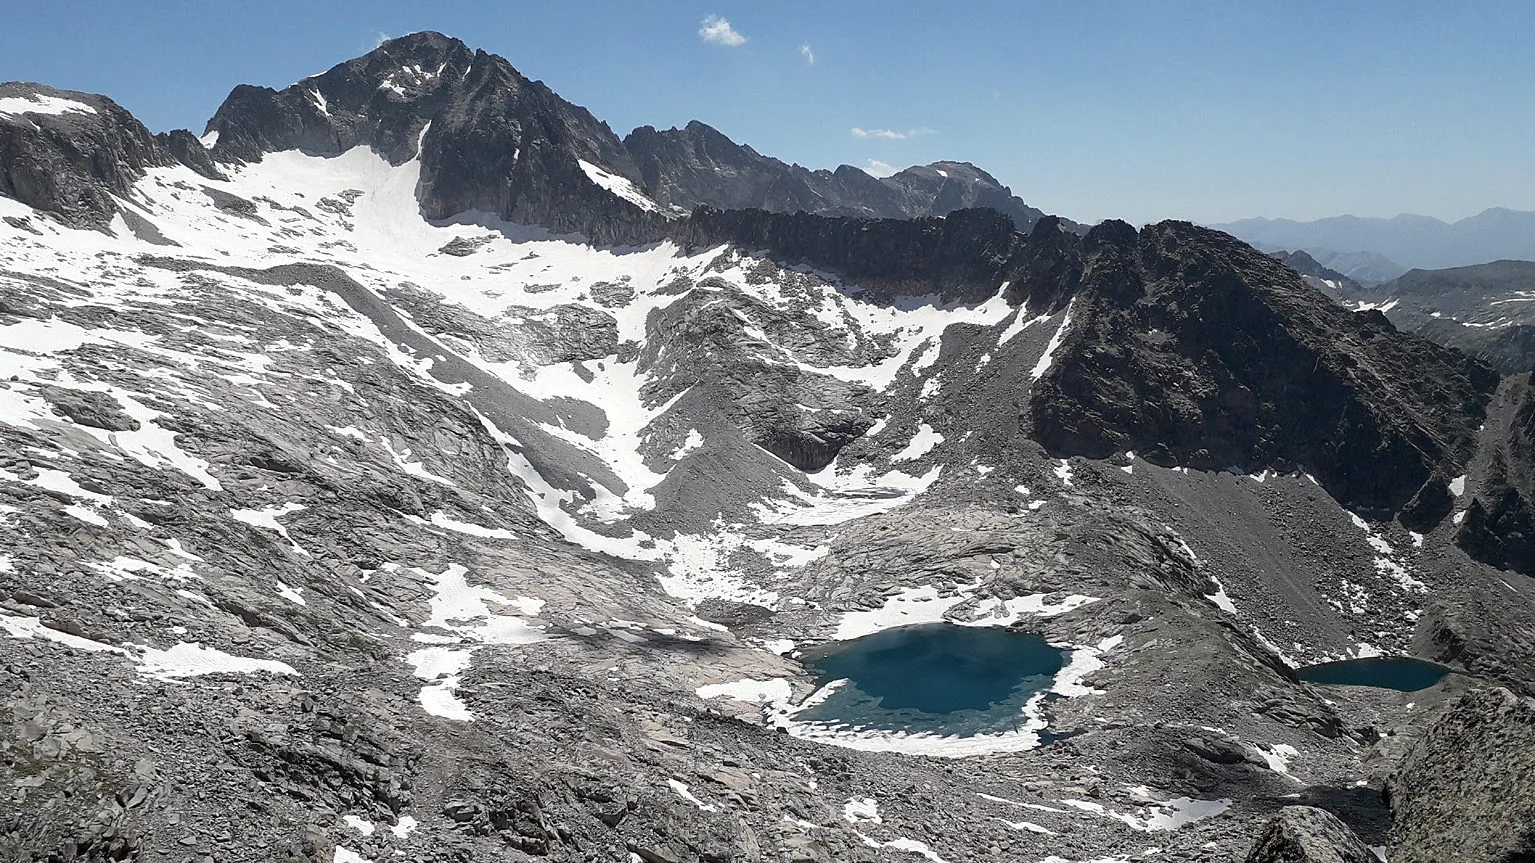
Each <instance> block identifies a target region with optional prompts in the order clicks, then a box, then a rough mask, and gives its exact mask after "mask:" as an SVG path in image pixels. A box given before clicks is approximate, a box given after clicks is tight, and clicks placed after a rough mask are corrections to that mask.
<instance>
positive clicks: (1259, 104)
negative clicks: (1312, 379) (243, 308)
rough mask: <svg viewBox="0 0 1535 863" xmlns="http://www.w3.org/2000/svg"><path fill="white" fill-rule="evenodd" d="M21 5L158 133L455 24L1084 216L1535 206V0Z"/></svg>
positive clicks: (616, 87) (613, 111)
mask: <svg viewBox="0 0 1535 863" xmlns="http://www.w3.org/2000/svg"><path fill="white" fill-rule="evenodd" d="M9 17H10V19H11V20H10V23H11V26H10V27H9V28H8V33H7V35H6V36H4V37H0V44H3V45H4V47H5V50H4V51H3V52H0V79H5V80H31V81H38V82H40V83H44V84H49V85H52V86H56V87H61V88H67V89H76V90H86V91H92V92H100V93H104V94H105V95H108V96H110V97H112V98H113V99H115V100H116V101H118V102H119V103H120V104H122V105H123V106H124V107H126V108H128V109H129V110H130V111H132V112H133V113H134V114H135V116H137V117H139V119H141V120H142V121H144V122H145V123H146V125H148V126H149V127H150V128H151V129H154V130H156V131H164V130H167V129H171V128H181V127H185V128H191V129H193V130H194V131H198V132H200V131H201V130H202V125H203V123H204V122H206V120H207V118H208V117H209V116H211V115H212V113H213V112H214V110H215V109H216V108H217V107H218V105H219V104H220V102H222V100H223V98H224V96H225V95H227V94H228V92H229V90H230V89H231V88H233V87H234V86H235V85H236V84H242V83H245V84H260V85H266V86H271V87H275V88H281V87H284V86H287V85H288V84H291V83H293V82H294V81H297V80H300V79H302V78H304V77H307V76H309V75H313V74H317V73H319V72H322V71H325V70H326V69H329V68H330V67H331V66H333V65H335V64H336V63H340V62H343V61H345V60H348V59H350V58H352V57H355V56H358V55H360V54H363V53H366V52H367V51H368V50H371V49H372V48H373V47H374V46H375V45H376V44H377V43H378V41H379V40H380V39H381V38H382V37H385V36H399V35H403V34H405V33H409V32H414V31H418V30H439V31H441V32H444V33H446V34H448V35H450V36H454V37H456V38H459V39H462V40H464V41H465V42H466V43H467V44H469V45H470V46H471V47H474V48H480V49H484V50H486V51H489V52H492V53H496V54H501V55H503V56H505V57H506V58H507V59H508V60H509V61H511V63H512V64H513V65H514V66H516V67H517V69H518V70H519V71H520V72H522V73H523V74H525V75H527V76H528V77H530V78H534V79H537V80H542V81H544V82H545V83H547V84H548V85H549V86H550V87H552V88H553V89H554V90H555V91H556V92H557V93H559V94H560V95H561V96H563V97H564V98H566V99H568V100H570V101H572V102H574V103H576V104H579V105H582V106H584V107H586V108H588V109H590V110H591V111H592V113H593V114H595V115H596V116H597V117H598V118H600V119H603V120H605V121H607V122H608V123H609V124H610V125H611V126H612V127H613V129H614V130H615V131H616V132H618V133H619V134H620V135H623V134H625V133H627V132H628V131H629V130H630V129H632V128H634V127H636V126H640V125H652V126H656V127H658V128H666V127H670V126H682V125H685V124H686V123H687V122H688V121H690V120H695V119H696V120H700V121H702V122H704V123H707V124H709V125H711V126H713V127H715V128H717V129H719V130H720V131H721V132H723V133H724V134H726V135H728V136H729V137H730V138H732V139H733V140H735V141H737V142H739V143H744V144H749V145H750V146H752V147H753V148H754V149H756V150H757V151H758V152H760V153H763V154H765V155H769V156H773V157H776V158H779V159H782V160H784V161H786V162H795V163H798V164H801V165H805V166H807V167H810V168H813V169H815V168H827V169H830V168H835V167H836V166H838V165H840V164H844V163H845V164H851V165H855V166H857V167H860V168H864V169H865V170H871V172H888V171H889V170H891V169H898V168H902V167H906V166H908V165H914V164H925V163H928V162H933V161H937V160H943V159H951V160H956V161H969V162H973V163H974V164H976V165H978V166H979V167H981V168H982V169H984V170H986V171H988V172H990V173H991V174H992V175H994V176H995V177H997V179H998V180H1000V181H1001V182H1002V183H1004V184H1006V185H1008V186H1010V187H1012V189H1013V191H1014V193H1015V194H1017V195H1018V196H1019V197H1021V198H1022V199H1023V200H1025V201H1027V202H1028V203H1029V204H1031V205H1033V206H1037V207H1040V208H1042V209H1044V210H1046V211H1048V212H1053V213H1059V214H1060V215H1063V216H1066V217H1069V218H1072V219H1077V220H1079V221H1086V222H1094V221H1098V220H1100V219H1104V218H1120V219H1124V220H1126V221H1130V222H1133V223H1137V224H1140V223H1145V222H1154V221H1159V220H1161V219H1164V218H1179V219H1188V220H1191V221H1196V222H1204V223H1223V222H1231V221H1236V220H1239V219H1244V218H1256V217H1266V218H1285V219H1292V220H1295V221H1311V220H1315V219H1319V218H1325V217H1330V216H1338V215H1355V216H1361V217H1374V218H1391V217H1392V216H1395V215H1399V214H1403V213H1410V214H1415V215H1425V216H1432V217H1434V218H1438V219H1441V220H1443V221H1445V222H1454V221H1457V220H1459V219H1462V218H1466V217H1468V216H1473V215H1476V214H1477V213H1480V212H1482V211H1483V210H1486V209H1489V208H1496V207H1504V208H1509V209H1516V210H1535V165H1531V164H1530V160H1529V159H1528V158H1527V157H1526V156H1525V150H1526V148H1527V143H1526V142H1528V141H1529V140H1532V139H1535V111H1531V110H1530V109H1529V108H1528V107H1526V106H1527V105H1528V99H1527V97H1526V96H1525V95H1524V93H1523V92H1522V91H1523V84H1524V83H1525V82H1527V81H1529V80H1531V74H1530V73H1531V72H1535V57H1532V56H1531V54H1530V52H1527V51H1525V50H1524V49H1523V47H1522V41H1521V39H1520V38H1519V34H1522V33H1528V32H1532V31H1535V9H1529V8H1526V7H1524V6H1520V5H1516V4H1499V3H1483V4H1472V7H1471V8H1466V7H1464V6H1462V7H1457V8H1455V9H1450V8H1441V7H1440V6H1439V5H1437V4H1428V3H1390V4H1388V3H1384V2H1379V3H1377V2H1370V3H1356V4H1352V5H1350V6H1349V7H1347V8H1345V9H1338V8H1335V6H1334V5H1333V4H1324V3H1312V2H1306V3H1284V4H1281V3H1253V4H1242V5H1241V6H1240V7H1238V8H1228V7H1224V6H1216V5H1213V4H1208V3H1201V2H1192V0H1189V2H1179V3H1170V4H1158V5H1157V6H1156V7H1148V8H1143V7H1141V6H1140V5H1138V4H1132V3H1128V2H1108V3H1103V4H1098V5H1096V6H1095V7H1093V8H1092V9H1087V8H1084V7H1072V8H1057V7H1055V6H1050V5H1043V4H1024V5H1015V4H1010V3H1000V2H972V3H963V4H959V5H951V6H949V7H946V8H945V10H944V11H943V12H942V13H935V12H931V11H929V10H927V9H926V8H925V7H918V6H917V5H916V4H911V3H899V4H877V3H847V4H839V5H837V6H836V7H835V8H823V7H822V6H821V5H819V4H812V3H805V2H791V3H785V4H778V5H777V6H775V7H774V9H773V10H772V11H768V10H765V9H762V8H758V7H756V6H752V5H748V4H743V3H706V4H699V3H691V2H689V3H680V4H674V5H667V6H665V7H648V6H647V7H642V6H638V5H627V4H606V3H592V2H585V3H565V4H558V5H552V6H547V7H546V6H543V5H527V4H494V3H487V2H477V3H464V4H456V5H454V6H452V7H450V8H446V9H437V10H423V9H422V8H420V6H419V4H409V3H403V2H386V3H366V4H365V3H361V2H347V3H340V4H334V5H332V6H330V7H327V8H325V9H321V10H315V9H313V8H311V7H309V6H308V5H305V4H297V3H293V2H291V0H284V2H278V3H271V4H264V5H263V6H261V7H260V8H254V7H249V8H247V7H235V6H223V5H209V6H206V7H203V6H184V5H182V4H176V3H168V2H155V3H146V4H137V6H136V7H135V8H127V7H118V6H105V7H103V6H96V5H89V6H87V5H85V4H81V3H68V2H65V3H57V4H35V5H31V6H28V7H26V8H25V9H23V10H20V11H17V12H13V13H12V14H11V15H10V16H9Z"/></svg>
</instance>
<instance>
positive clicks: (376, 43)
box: [373, 30, 394, 48]
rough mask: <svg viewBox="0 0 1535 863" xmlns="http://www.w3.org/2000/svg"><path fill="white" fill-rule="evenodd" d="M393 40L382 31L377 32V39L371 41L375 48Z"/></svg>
mask: <svg viewBox="0 0 1535 863" xmlns="http://www.w3.org/2000/svg"><path fill="white" fill-rule="evenodd" d="M393 38H394V37H393V36H390V35H389V34H388V33H385V32H384V31H382V30H380V31H378V38H376V39H375V40H374V41H373V47H374V48H377V47H378V46H380V45H382V44H384V43H385V42H388V41H389V40H390V39H393Z"/></svg>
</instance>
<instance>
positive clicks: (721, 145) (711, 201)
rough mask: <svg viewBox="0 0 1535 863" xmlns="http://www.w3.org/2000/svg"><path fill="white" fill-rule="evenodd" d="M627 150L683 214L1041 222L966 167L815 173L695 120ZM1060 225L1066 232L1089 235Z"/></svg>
mask: <svg viewBox="0 0 1535 863" xmlns="http://www.w3.org/2000/svg"><path fill="white" fill-rule="evenodd" d="M624 147H625V148H627V149H628V151H629V155H630V156H631V157H632V158H633V159H634V162H635V164H636V165H637V166H638V168H639V171H640V174H641V175H642V176H643V177H644V180H645V191H646V192H647V193H648V194H649V195H650V196H651V197H652V198H654V199H655V200H656V201H658V202H660V203H662V204H669V205H674V206H678V207H682V208H683V209H686V210H692V209H694V208H696V207H699V206H709V207H716V208H719V209H723V210H742V209H760V210H767V211H769V212H775V213H794V212H806V213H814V214H816V215H822V216H854V217H860V218H875V219H891V218H894V219H913V218H921V217H924V216H944V215H948V214H949V213H952V212H954V211H955V210H962V209H972V208H977V207H988V208H990V209H993V210H996V211H998V212H1000V213H1004V214H1006V215H1007V216H1009V217H1011V218H1012V220H1013V223H1014V224H1015V225H1016V226H1017V228H1018V229H1019V230H1021V231H1028V230H1030V229H1031V228H1032V227H1033V226H1034V224H1035V223H1036V222H1038V221H1039V220H1040V219H1042V218H1044V216H1045V213H1044V212H1043V211H1041V210H1038V209H1036V208H1034V207H1030V206H1029V205H1028V204H1025V203H1024V202H1023V201H1022V200H1020V199H1019V198H1018V197H1017V196H1015V195H1014V194H1013V193H1012V190H1010V189H1008V188H1007V187H1006V186H1003V185H1002V184H1001V183H999V182H997V180H996V178H995V177H993V176H991V175H990V174H988V173H986V172H985V171H983V170H981V169H979V168H977V167H975V166H974V165H971V164H969V163H968V162H934V163H933V164H931V165H923V166H917V167H912V168H907V169H906V170H904V171H901V172H899V173H897V174H895V175H893V176H890V177H886V178H883V179H881V178H877V177H873V176H871V175H869V174H868V173H866V172H864V171H862V170H859V169H858V168H855V167H853V166H851V165H842V166H841V167H839V168H837V169H836V170H835V171H827V170H819V171H812V170H810V169H809V168H804V167H801V166H800V165H788V164H785V163H783V162H781V161H779V160H778V159H774V158H772V157H770V156H764V155H761V154H760V153H758V152H757V151H756V150H754V149H752V148H751V147H748V146H746V145H744V144H737V143H736V142H734V141H732V140H730V138H728V137H726V136H725V135H724V134H723V133H721V132H720V131H719V130H717V129H714V128H713V127H711V126H708V125H706V124H704V123H700V122H698V121H696V120H695V121H693V122H691V123H689V124H687V126H686V127H684V128H682V129H668V130H665V131H657V130H656V129H655V128H654V127H651V126H641V127H639V128H638V129H635V130H634V131H633V132H630V133H629V135H628V136H627V137H625V138H624ZM1062 221H1063V225H1064V226H1065V227H1066V228H1067V230H1070V231H1074V232H1077V233H1082V232H1085V231H1086V228H1085V227H1084V226H1082V225H1078V224H1076V223H1075V222H1069V221H1066V220H1062Z"/></svg>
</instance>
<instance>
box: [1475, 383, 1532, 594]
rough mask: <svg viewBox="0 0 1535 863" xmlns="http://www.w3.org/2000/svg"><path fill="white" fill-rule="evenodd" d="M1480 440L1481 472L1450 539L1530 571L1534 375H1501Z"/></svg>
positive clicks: (1487, 559) (1486, 558)
mask: <svg viewBox="0 0 1535 863" xmlns="http://www.w3.org/2000/svg"><path fill="white" fill-rule="evenodd" d="M1482 446H1483V451H1484V453H1485V465H1484V466H1482V471H1481V472H1482V476H1481V477H1480V478H1479V481H1478V482H1477V483H1476V484H1475V486H1474V495H1473V497H1472V499H1471V503H1470V505H1469V506H1467V507H1466V516H1465V520H1464V521H1463V522H1462V524H1461V526H1460V530H1459V531H1458V532H1457V533H1456V536H1455V541H1456V542H1457V543H1458V544H1459V545H1460V547H1461V548H1464V549H1465V550H1466V552H1467V553H1468V554H1470V555H1471V556H1472V557H1474V558H1476V559H1478V560H1480V561H1482V562H1484V563H1489V564H1492V565H1493V566H1496V567H1499V568H1502V569H1512V570H1516V571H1519V572H1524V573H1531V572H1535V505H1532V498H1535V375H1532V374H1529V373H1526V374H1521V375H1511V376H1509V377H1508V378H1505V379H1504V381H1503V386H1502V388H1501V389H1500V391H1499V393H1498V399H1497V402H1496V404H1495V406H1494V408H1493V410H1492V415H1491V417H1490V418H1489V420H1488V423H1487V429H1486V434H1485V435H1484V439H1483V444H1482Z"/></svg>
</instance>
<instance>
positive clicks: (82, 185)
mask: <svg viewBox="0 0 1535 863" xmlns="http://www.w3.org/2000/svg"><path fill="white" fill-rule="evenodd" d="M178 163H180V164H184V165H186V166H188V167H190V168H192V169H193V170H195V171H197V172H198V173H200V174H202V175H203V176H205V177H210V178H217V177H218V176H219V174H218V171H217V169H216V168H214V166H213V164H212V162H211V161H210V160H209V159H208V158H207V154H206V153H205V152H203V150H202V148H201V147H200V146H198V145H197V142H196V140H195V139H193V138H192V137H191V134H190V133H188V132H186V131H180V130H178V131H176V132H171V133H169V134H163V135H152V134H150V132H149V130H148V129H146V128H144V124H142V123H140V122H139V121H138V120H136V119H134V117H133V115H132V114H130V113H128V112H127V111H126V110H124V109H123V108H122V106H120V105H118V104H117V103H116V102H113V101H112V100H111V99H108V98H107V97H105V96H97V95H94V94H90V93H77V92H75V91H73V90H55V89H53V88H52V87H45V86H42V85H39V84H20V83H10V84H0V195H5V196H7V197H10V198H14V199H16V200H18V201H21V202H22V203H24V204H27V205H28V206H30V207H32V208H34V209H36V210H37V211H39V212H41V213H46V214H48V215H50V216H53V217H55V218H58V219H60V220H62V221H64V222H65V223H66V224H70V225H77V226H90V227H97V228H105V227H107V226H108V224H109V223H110V222H111V221H112V217H113V216H115V215H117V214H118V213H119V212H120V210H121V208H120V207H119V206H118V205H117V203H116V202H115V201H114V200H113V196H114V195H116V196H118V197H123V196H126V195H127V194H128V193H129V190H130V189H131V188H132V185H133V183H134V181H136V180H138V179H139V178H140V177H142V176H143V175H144V172H145V171H146V170H147V169H149V168H152V167H162V166H166V165H174V164H178Z"/></svg>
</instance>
